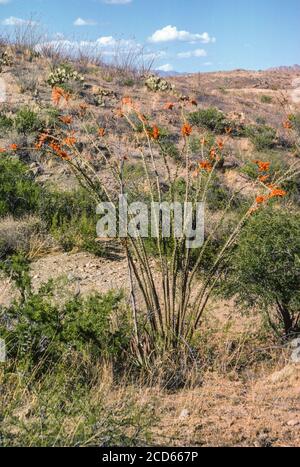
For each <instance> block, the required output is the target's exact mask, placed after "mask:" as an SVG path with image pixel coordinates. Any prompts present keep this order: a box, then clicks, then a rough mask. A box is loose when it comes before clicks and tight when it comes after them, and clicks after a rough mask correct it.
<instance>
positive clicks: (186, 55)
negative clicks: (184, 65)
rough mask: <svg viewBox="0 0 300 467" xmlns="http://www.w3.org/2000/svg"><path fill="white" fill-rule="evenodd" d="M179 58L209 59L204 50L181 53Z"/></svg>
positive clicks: (178, 55)
mask: <svg viewBox="0 0 300 467" xmlns="http://www.w3.org/2000/svg"><path fill="white" fill-rule="evenodd" d="M177 57H178V58H192V57H207V52H206V50H204V49H196V50H190V51H189V52H179V53H178V54H177Z"/></svg>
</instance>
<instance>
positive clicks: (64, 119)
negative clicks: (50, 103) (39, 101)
mask: <svg viewBox="0 0 300 467" xmlns="http://www.w3.org/2000/svg"><path fill="white" fill-rule="evenodd" d="M59 120H60V121H61V122H63V123H64V124H65V125H71V123H72V122H73V118H72V117H71V115H64V116H62V117H59Z"/></svg>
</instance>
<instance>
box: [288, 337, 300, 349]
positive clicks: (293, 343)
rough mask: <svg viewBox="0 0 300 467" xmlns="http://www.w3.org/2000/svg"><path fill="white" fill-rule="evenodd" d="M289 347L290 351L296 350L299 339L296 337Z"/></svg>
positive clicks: (299, 342) (299, 344)
mask: <svg viewBox="0 0 300 467" xmlns="http://www.w3.org/2000/svg"><path fill="white" fill-rule="evenodd" d="M290 346H291V348H292V349H297V348H298V347H300V337H298V338H297V339H293V340H292V341H291V343H290Z"/></svg>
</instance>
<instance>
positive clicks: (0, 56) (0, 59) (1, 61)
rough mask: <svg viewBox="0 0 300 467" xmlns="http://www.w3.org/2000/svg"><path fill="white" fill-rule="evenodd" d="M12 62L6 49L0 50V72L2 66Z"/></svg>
mask: <svg viewBox="0 0 300 467" xmlns="http://www.w3.org/2000/svg"><path fill="white" fill-rule="evenodd" d="M11 64H12V58H11V57H10V56H9V55H8V53H7V52H6V51H4V52H0V73H1V71H2V67H4V66H10V65H11Z"/></svg>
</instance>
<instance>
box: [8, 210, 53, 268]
mask: <svg viewBox="0 0 300 467" xmlns="http://www.w3.org/2000/svg"><path fill="white" fill-rule="evenodd" d="M52 246H53V242H52V241H51V238H50V237H49V235H47V233H46V232H45V226H44V225H43V224H42V222H41V220H40V219H39V218H37V217H34V216H30V217H24V218H22V219H20V220H15V219H14V218H13V217H5V218H4V219H2V220H1V221H0V259H5V258H7V257H8V256H11V255H15V254H18V253H22V254H24V255H28V256H32V255H37V254H41V253H43V252H45V251H49V249H50V248H51V247H52Z"/></svg>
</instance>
